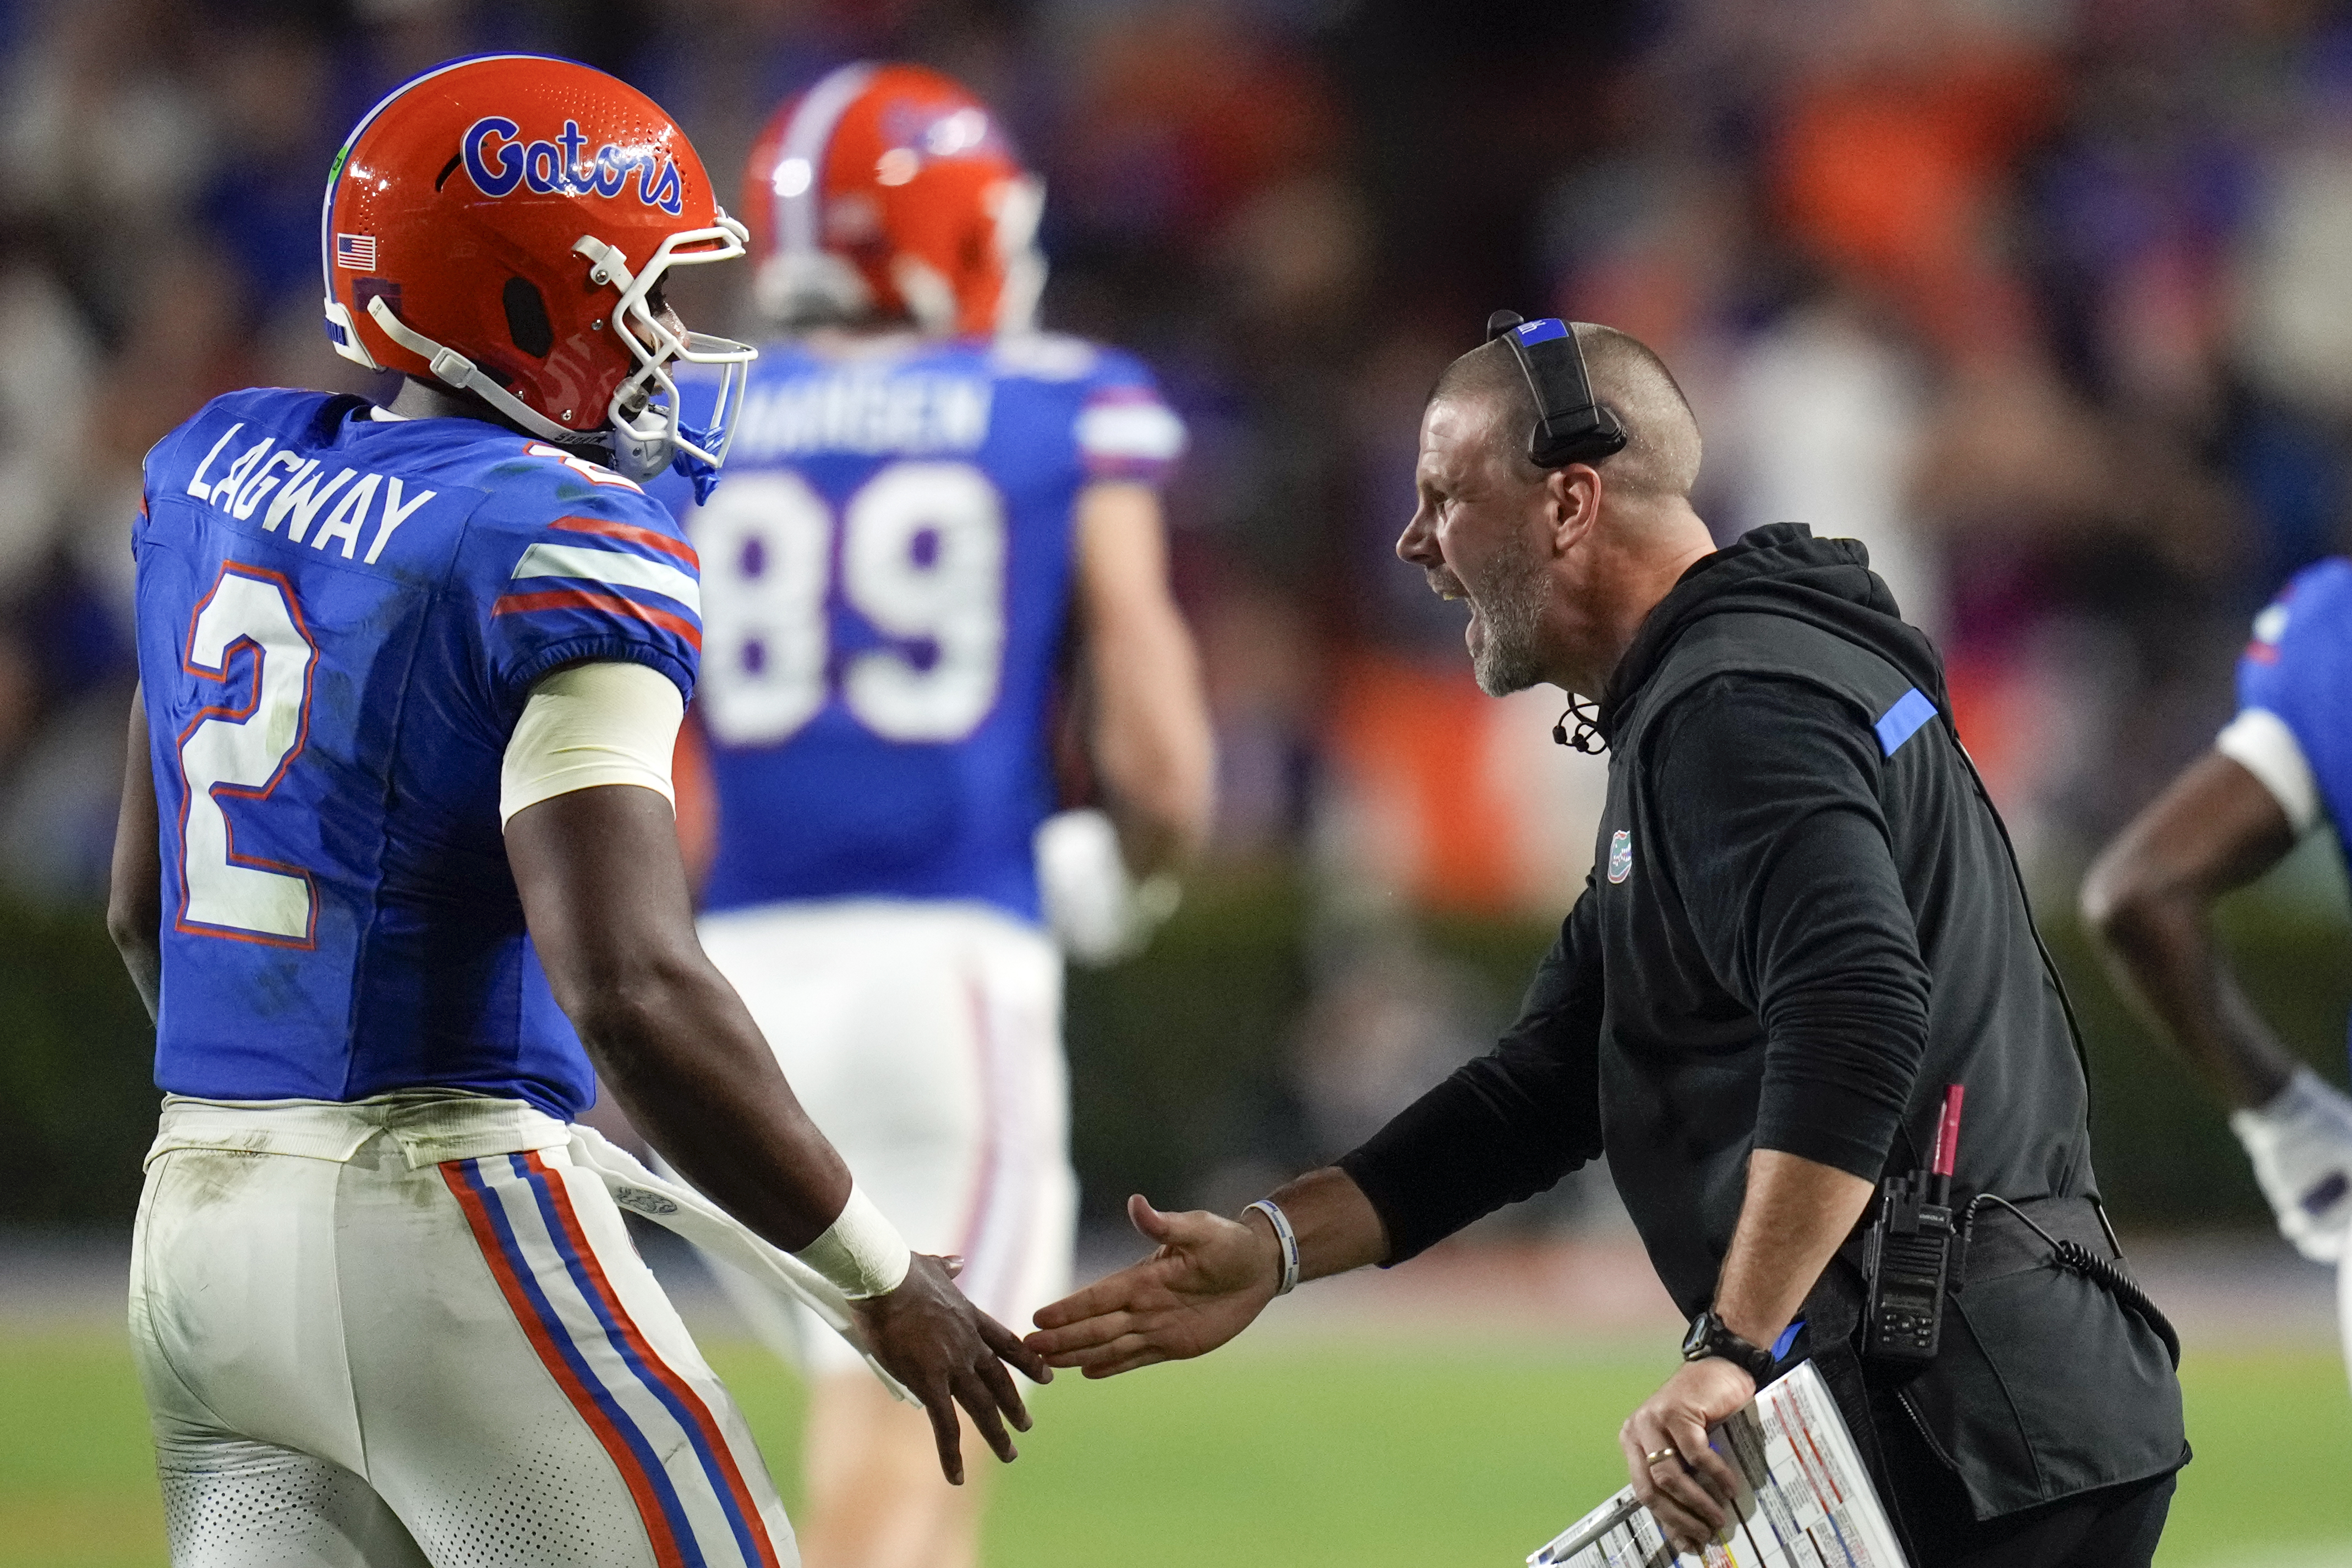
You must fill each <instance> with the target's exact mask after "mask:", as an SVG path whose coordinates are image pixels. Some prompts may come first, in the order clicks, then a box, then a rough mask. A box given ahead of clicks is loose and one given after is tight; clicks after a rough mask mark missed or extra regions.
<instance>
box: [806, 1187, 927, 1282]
mask: <svg viewBox="0 0 2352 1568" xmlns="http://www.w3.org/2000/svg"><path fill="white" fill-rule="evenodd" d="M793 1257H795V1258H797V1259H799V1260H801V1261H802V1262H803V1263H805V1264H807V1265H808V1266H809V1267H810V1268H812V1269H814V1270H816V1271H817V1272H818V1273H819V1274H822V1275H824V1278H825V1280H826V1281H827V1282H828V1283H830V1284H832V1285H833V1286H835V1288H836V1289H838V1290H839V1291H841V1293H842V1294H843V1295H845V1296H846V1297H848V1298H849V1299H850V1300H851V1301H865V1300H866V1299H867V1298H869V1297H872V1296H887V1295H888V1294H889V1293H890V1292H891V1291H895V1290H897V1289H898V1286H899V1285H900V1284H901V1283H902V1282H903V1281H905V1280H906V1278H907V1270H908V1269H909V1268H910V1267H912V1266H913V1264H914V1254H913V1253H912V1252H910V1251H909V1250H908V1248H907V1243H906V1240H905V1239H904V1238H902V1237H901V1236H900V1235H899V1234H898V1227H897V1226H895V1225H893V1224H891V1223H890V1221H889V1220H888V1219H887V1218H886V1217H885V1216H884V1215H883V1213H882V1211H881V1210H880V1209H878V1208H877V1207H874V1200H873V1199H872V1198H870V1197H866V1191H865V1189H864V1188H863V1187H860V1186H856V1184H855V1183H852V1184H851V1186H850V1188H849V1201H848V1202H847V1203H845V1204H843V1205H842V1206H841V1213H840V1215H839V1216H838V1217H837V1218H835V1220H834V1222H833V1223H832V1224H831V1225H829V1226H827V1227H826V1228H825V1232H824V1235H822V1236H820V1237H818V1238H817V1239H815V1240H814V1241H812V1242H810V1243H809V1244H808V1245H807V1246H805V1247H803V1248H802V1249H800V1250H799V1251H797V1252H795V1253H793Z"/></svg>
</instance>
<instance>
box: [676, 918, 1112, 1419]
mask: <svg viewBox="0 0 2352 1568" xmlns="http://www.w3.org/2000/svg"><path fill="white" fill-rule="evenodd" d="M700 931H701V936H702V946H703V950H704V951H705V952H707V953H709V955H710V959H711V962H713V963H714V964H716V965H718V966H719V972H720V973H722V974H724V975H725V976H726V977H727V978H728V981H729V982H730V984H731V985H733V986H734V988H735V989H736V991H737V993H738V994H739V995H740V996H741V997H742V998H743V1003H744V1005H745V1006H746V1007H748V1008H749V1009H751V1017H752V1018H753V1019H754V1020H756V1021H757V1022H758V1024H759V1026H760V1031H761V1033H762V1034H764V1035H766V1036H767V1038H768V1044H769V1046H770V1047H771V1048H772V1050H773V1051H775V1053H776V1060H777V1061H778V1062H780V1063H781V1064H782V1067H783V1070H784V1077H785V1078H786V1079H787V1080H788V1081H789V1082H791V1084H792V1086H793V1092H794V1093H795V1094H797V1095H798V1096H799V1097H800V1102H801V1103H802V1104H803V1106H804V1107H806V1108H807V1111H808V1113H809V1115H810V1117H811V1119H813V1120H814V1122H815V1123H816V1124H817V1125H818V1126H819V1127H822V1128H823V1129H824V1134H825V1136H826V1137H828V1138H830V1139H831V1140H832V1141H833V1145H834V1147H835V1148H836V1149H839V1150H840V1151H841V1156H842V1158H843V1159H845V1160H846V1161H847V1162H848V1164H849V1169H850V1174H851V1175H852V1176H855V1177H856V1180H857V1183H858V1185H859V1186H862V1187H863V1188H865V1190H866V1193H867V1194H868V1195H869V1196H870V1197H872V1198H873V1199H874V1202H875V1204H876V1205H877V1207H879V1208H880V1209H881V1210H882V1212H883V1213H884V1214H885V1215H887V1217H888V1218H890V1220H891V1222H892V1223H893V1224H895V1225H897V1226H898V1230H899V1233H900V1234H901V1235H903V1236H904V1237H906V1239H907V1244H908V1246H910V1247H912V1248H913V1249H915V1250H916V1251H918V1252H930V1253H936V1254H940V1255H942V1256H947V1255H953V1256H957V1257H961V1258H962V1259H963V1260H964V1266H963V1273H962V1274H961V1277H960V1278H959V1279H958V1280H957V1281H956V1282H957V1284H959V1285H960V1286H961V1287H962V1289H963V1291H964V1293H965V1294H966V1295H967V1296H969V1297H971V1300H972V1301H974V1302H976V1303H977V1304H978V1305H979V1307H980V1308H981V1310H982V1312H987V1313H988V1314H989V1315H990V1316H992V1317H993V1318H995V1319H996V1321H997V1322H1001V1323H1003V1324H1004V1325H1006V1326H1007V1327H1008V1328H1011V1329H1013V1331H1014V1332H1016V1333H1024V1332H1026V1331H1027V1329H1028V1327H1029V1314H1030V1313H1032V1312H1035V1311H1036V1310H1037V1309H1038V1308H1039V1307H1041V1306H1043V1305H1045V1303H1046V1302H1047V1301H1053V1300H1054V1299H1055V1297H1057V1296H1060V1295H1062V1294H1063V1293H1064V1292H1065V1291H1067V1290H1068V1289H1069V1280H1070V1252H1071V1247H1072V1240H1073V1238H1072V1230H1073V1227H1074V1225H1075V1224H1076V1209H1077V1178H1076V1176H1075V1175H1073V1174H1072V1172H1071V1169H1070V1153H1069V1144H1070V1135H1069V1120H1070V1118H1069V1086H1068V1072H1067V1069H1066V1066H1065V1065H1064V1061H1063V1057H1062V1040H1061V1029H1062V959H1061V955H1060V953H1059V952H1058V951H1057V950H1056V949H1055V946H1054V945H1053V943H1052V942H1051V941H1049V940H1048V939H1047V938H1046V937H1045V936H1043V935H1042V934H1040V933H1039V932H1037V931H1035V930H1034V929H1033V928H1031V927H1030V926H1028V925H1024V924H1022V923H1021V922H1020V921H1017V920H1014V919H1013V918H1012V917H1011V916H1009V915H1003V914H999V913H998V912H996V911H995V910H993V909H991V908H988V907H986V906H984V905H980V904H919V903H913V902H897V901H887V900H844V901H841V902H837V903H824V904H774V905H768V906H766V907H763V908H759V909H751V910H740V911H730V912H729V913H727V914H723V915H707V916H705V917H704V918H703V920H702V922H701V923H700ZM714 1272H715V1273H717V1275H718V1276H719V1283H720V1285H721V1286H722V1287H723V1288H724V1289H725V1291H726V1292H727V1294H728V1297H729V1299H730V1301H733V1302H734V1303H735V1305H736V1306H737V1308H738V1309H739V1310H740V1312H742V1314H743V1317H744V1319H745V1321H746V1322H748V1323H749V1324H750V1326H751V1329H752V1331H753V1332H754V1333H757V1334H758V1335H759V1337H760V1339H761V1342H762V1343H765V1344H767V1345H768V1346H769V1347H770V1348H772V1349H773V1350H774V1351H775V1352H776V1353H777V1354H780V1355H782V1356H785V1357H786V1358H787V1359H789V1360H791V1361H793V1363H795V1364H798V1365H799V1366H800V1367H801V1368H802V1369H803V1372H805V1373H806V1374H807V1375H809V1376H810V1377H812V1378H821V1377H825V1376H829V1375H835V1374H837V1373H842V1372H847V1371H850V1370H852V1369H855V1368H857V1367H859V1366H860V1365H861V1363H860V1362H859V1361H858V1359H857V1355H856V1352H855V1351H853V1350H852V1349H851V1348H850V1346H849V1345H848V1344H847V1343H845V1341H844V1340H843V1339H842V1338H841V1336H840V1335H838V1334H836V1333H833V1332H831V1331H830V1330H829V1329H826V1328H825V1327H824V1325H823V1323H822V1322H819V1321H818V1319H817V1318H816V1317H815V1315H814V1313H812V1312H808V1311H807V1310H806V1309H805V1308H803V1307H802V1306H800V1305H799V1304H798V1303H796V1302H790V1301H785V1300H783V1299H782V1297H781V1296H780V1295H779V1294H778V1293H776V1292H775V1291H772V1290H770V1289H769V1288H767V1287H765V1286H762V1285H760V1284H758V1283H756V1282H754V1281H751V1280H750V1279H748V1278H746V1277H745V1276H744V1275H742V1274H740V1273H739V1272H737V1271H736V1270H732V1269H730V1268H728V1267H726V1266H724V1265H721V1266H719V1268H718V1269H716V1270H714Z"/></svg>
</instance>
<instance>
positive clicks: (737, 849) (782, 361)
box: [687, 337, 1184, 920]
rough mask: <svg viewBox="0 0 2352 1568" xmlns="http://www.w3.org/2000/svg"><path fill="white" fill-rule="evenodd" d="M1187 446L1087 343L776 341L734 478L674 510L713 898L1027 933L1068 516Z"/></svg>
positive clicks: (1119, 357) (1121, 363) (1129, 363)
mask: <svg viewBox="0 0 2352 1568" xmlns="http://www.w3.org/2000/svg"><path fill="white" fill-rule="evenodd" d="M1183 440H1184V432H1183V426H1182V425H1181V423H1179V422H1178V421H1177V418H1176V416H1175V415H1174V414H1173V413H1171V412H1170V411H1169V410H1168V408H1167V406H1166V405H1165V404H1164V403H1162V402H1160V396H1159V393H1158V392H1157V391H1156V389H1155V388H1154V386H1153V383H1152V381H1151V377H1150V372H1149V371H1146V370H1145V369H1144V368H1143V366H1142V365H1141V364H1139V362H1138V361H1135V360H1133V359H1132V358H1130V357H1129V356H1127V355H1125V354H1121V353H1117V352H1114V351H1111V350H1104V349H1099V348H1096V347H1094V346H1092V345H1090V344H1087V343H1083V342H1080V341H1078V340H1075V339H1067V338H1056V337H1033V338H1019V339H1009V340H1000V341H996V342H982V341H961V342H947V343H936V342H935V343H917V342H912V341H909V342H908V343H906V344H904V345H900V346H896V347H893V346H889V345H880V346H870V347H868V348H866V349H863V350H857V351H854V352H849V353H845V354H843V355H841V356H839V357H834V356H827V355H820V354H817V353H815V352H813V351H811V350H809V349H807V348H805V347H802V346H800V345H797V344H794V343H792V342H783V343H775V344H770V345H766V346H764V347H762V348H761V351H760V359H759V361H758V362H757V363H756V364H755V365H754V366H753V367H752V371H751V387H750V390H749V392H748V393H747V394H746V399H745V402H744V411H743V415H742V423H741V424H740V426H739V427H738V431H737V434H736V437H735V444H734V445H733V447H732V448H731V449H730V451H729V453H728V455H727V472H726V477H725V478H724V479H723V480H722V481H721V483H720V484H719V488H718V491H717V493H716V494H715V495H714V496H713V497H711V499H710V503H709V505H708V506H706V507H701V508H700V509H699V510H688V512H687V517H688V527H689V528H691V530H692V533H693V538H694V542H695V545H696V547H697V549H698V550H699V551H700V552H701V557H702V561H703V571H704V580H703V593H704V601H705V602H704V614H705V616H706V624H707V628H708V635H709V643H708V646H707V648H706V657H705V660H704V664H703V676H702V687H701V694H700V695H699V697H698V699H697V704H696V712H697V716H698V721H699V723H700V725H701V727H702V730H703V733H704V736H705V737H706V738H707V739H708V741H709V747H710V759H711V770H712V775H713V779H714V780H715V783H716V787H717V792H718V807H719V852H718V857H717V861H716V862H715V864H714V865H713V867H712V871H711V875H710V880H709V885H708V886H707V888H706V889H705V891H704V904H705V907H707V908H710V909H736V908H742V907H746V906H750V905H757V904H772V903H781V902H787V901H796V900H807V899H831V898H860V897H865V898H876V897H878V898H904V899H925V900H934V899H948V900H971V901H977V902H982V903H986V904H993V905H995V906H996V907H998V908H1001V909H1003V910H1005V911H1007V912H1008V913H1010V914H1013V915H1016V916H1018V917H1020V918H1023V919H1026V920H1034V919H1036V918H1037V884H1036V873H1035V870H1034V859H1033V852H1032V849H1031V841H1032V839H1033V837H1034V834H1035V832H1036V829H1037V825H1038V823H1039V822H1041V821H1044V820H1045V816H1046V814H1047V813H1048V812H1049V811H1051V810H1053V807H1054V790H1053V779H1052V771H1051V767H1050V758H1049V756H1048V750H1049V737H1048V735H1047V723H1048V708H1049V706H1050V703H1051V700H1052V692H1053V685H1054V675H1055V664H1056V661H1057V659H1058V658H1059V656H1060V652H1061V648H1062V642H1063V636H1064V632H1065V629H1066V620H1067V605H1068V601H1069V595H1070V582H1071V565H1072V561H1071V554H1072V533H1071V517H1072V510H1073V507H1074V506H1075V505H1076V500H1077V497H1078V493H1079V491H1080V490H1081V489H1083V488H1084V487H1085V486H1087V484H1089V483H1090V482H1093V481H1096V480H1102V479H1126V480H1134V481H1139V482H1142V483H1147V484H1156V483H1158V482H1159V481H1160V479H1161V478H1162V476H1164V475H1165V473H1166V471H1167V468H1168V466H1169V465H1170V464H1171V462H1172V461H1173V460H1174V458H1175V457H1176V455H1177V454H1178V452H1179V451H1180V449H1181V446H1182V444H1183Z"/></svg>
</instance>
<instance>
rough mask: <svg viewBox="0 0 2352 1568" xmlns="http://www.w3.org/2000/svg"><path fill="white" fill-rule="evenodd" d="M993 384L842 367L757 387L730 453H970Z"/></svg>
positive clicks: (984, 426)
mask: <svg viewBox="0 0 2352 1568" xmlns="http://www.w3.org/2000/svg"><path fill="white" fill-rule="evenodd" d="M994 398H995V391H994V389H993V388H992V386H991V385H990V383H989V382H988V380H987V378H985V377H983V376H967V375H948V374H940V373H937V372H933V371H898V372H896V373H877V372H875V371H867V370H857V369H847V370H841V371H830V372H823V373H819V374H815V375H809V376H803V377H798V378H796V379H794V380H792V381H788V382H779V383H775V384H772V385H769V386H765V387H755V388H754V389H753V391H752V392H751V394H750V395H749V397H748V398H747V399H746V400H745V402H744V404H743V416H742V419H741V421H740V423H738V424H737V425H736V427H735V444H734V447H733V448H732V455H737V456H740V457H751V458H772V457H798V456H804V455H809V454H811V453H817V452H845V453H854V454H856V455H861V456H876V455H882V454H885V453H894V454H908V455H925V454H935V453H950V452H956V453H961V452H976V451H978V450H979V449H980V447H981V444H982V443H983V442H985V441H986V440H987V439H988V420H989V413H990V410H991V408H992V404H993V402H994Z"/></svg>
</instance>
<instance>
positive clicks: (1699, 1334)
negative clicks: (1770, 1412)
mask: <svg viewBox="0 0 2352 1568" xmlns="http://www.w3.org/2000/svg"><path fill="white" fill-rule="evenodd" d="M1711 1355H1719V1356H1721V1357H1723V1359H1724V1360H1726V1361H1727V1362H1729V1363H1731V1364H1732V1365H1734V1366H1736V1367H1738V1368H1739V1369H1740V1370H1741V1371H1743V1372H1745V1373H1747V1374H1748V1376H1750V1377H1752V1378H1754V1379H1755V1380H1756V1385H1757V1386H1758V1387H1759V1388H1760V1387H1762V1386H1763V1385H1764V1384H1765V1382H1766V1380H1767V1379H1769V1377H1770V1376H1771V1375H1772V1368H1773V1367H1774V1366H1776V1365H1778V1364H1779V1363H1778V1361H1777V1360H1776V1359H1775V1358H1774V1356H1773V1354H1772V1353H1771V1352H1770V1351H1769V1350H1766V1349H1765V1348H1764V1347H1763V1346H1761V1345H1755V1344H1750V1343H1748V1342H1747V1341H1746V1340H1744V1339H1741V1338H1740V1337H1739V1336H1738V1334H1736V1333H1732V1332H1731V1331H1730V1330H1729V1329H1727V1328H1725V1327H1724V1326H1723V1320H1722V1319H1721V1318H1719V1317H1717V1316H1716V1315H1715V1309H1714V1308H1713V1307H1709V1308H1707V1309H1706V1311H1705V1312H1701V1313H1699V1315H1698V1316H1696V1317H1695V1318H1693V1319H1691V1325H1690V1333H1686V1334H1685V1335H1683V1359H1684V1360H1685V1361H1705V1360H1706V1358H1707V1357H1709V1356H1711Z"/></svg>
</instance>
